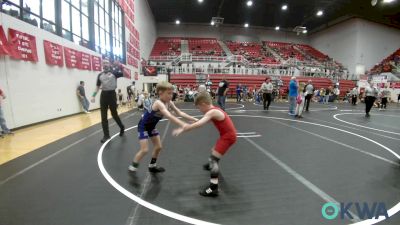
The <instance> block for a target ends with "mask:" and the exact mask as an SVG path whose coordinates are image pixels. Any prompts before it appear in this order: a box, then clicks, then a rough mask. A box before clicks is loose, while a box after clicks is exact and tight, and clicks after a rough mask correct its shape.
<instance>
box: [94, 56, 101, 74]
mask: <svg viewBox="0 0 400 225" xmlns="http://www.w3.org/2000/svg"><path fill="white" fill-rule="evenodd" d="M92 70H93V71H101V58H100V57H98V56H94V55H92Z"/></svg>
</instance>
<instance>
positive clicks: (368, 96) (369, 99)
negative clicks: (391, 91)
mask: <svg viewBox="0 0 400 225" xmlns="http://www.w3.org/2000/svg"><path fill="white" fill-rule="evenodd" d="M364 95H365V117H370V115H369V112H370V111H371V108H372V106H373V105H374V102H375V100H376V96H377V95H378V91H377V89H376V88H375V87H374V86H373V85H372V83H370V85H369V86H367V87H366V88H365V93H364Z"/></svg>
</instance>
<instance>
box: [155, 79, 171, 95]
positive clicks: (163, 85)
mask: <svg viewBox="0 0 400 225" xmlns="http://www.w3.org/2000/svg"><path fill="white" fill-rule="evenodd" d="M168 90H173V87H172V84H171V83H169V82H167V81H162V82H160V83H158V84H157V87H156V92H157V94H159V93H160V92H164V91H168Z"/></svg>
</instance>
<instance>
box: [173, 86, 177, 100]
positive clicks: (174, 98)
mask: <svg viewBox="0 0 400 225" xmlns="http://www.w3.org/2000/svg"><path fill="white" fill-rule="evenodd" d="M172 91H173V94H172V101H176V97H177V96H178V87H177V86H176V84H175V83H172Z"/></svg>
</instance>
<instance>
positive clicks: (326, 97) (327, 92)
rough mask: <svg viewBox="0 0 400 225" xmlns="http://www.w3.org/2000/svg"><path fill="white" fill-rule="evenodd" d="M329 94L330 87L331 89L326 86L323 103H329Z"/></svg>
mask: <svg viewBox="0 0 400 225" xmlns="http://www.w3.org/2000/svg"><path fill="white" fill-rule="evenodd" d="M331 94H332V89H331V87H328V88H327V89H326V90H325V99H324V103H325V104H328V103H329V98H330V96H331Z"/></svg>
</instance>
